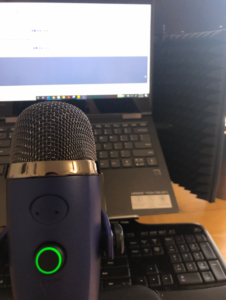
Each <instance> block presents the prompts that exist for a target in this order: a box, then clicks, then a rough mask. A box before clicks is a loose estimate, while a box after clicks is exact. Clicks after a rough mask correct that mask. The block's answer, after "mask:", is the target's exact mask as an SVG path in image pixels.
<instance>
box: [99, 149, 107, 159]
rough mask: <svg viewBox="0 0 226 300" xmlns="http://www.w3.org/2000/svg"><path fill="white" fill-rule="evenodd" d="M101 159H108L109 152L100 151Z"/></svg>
mask: <svg viewBox="0 0 226 300" xmlns="http://www.w3.org/2000/svg"><path fill="white" fill-rule="evenodd" d="M99 158H108V152H107V151H100V152H99Z"/></svg>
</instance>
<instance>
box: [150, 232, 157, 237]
mask: <svg viewBox="0 0 226 300" xmlns="http://www.w3.org/2000/svg"><path fill="white" fill-rule="evenodd" d="M149 235H150V236H156V235H157V231H149Z"/></svg>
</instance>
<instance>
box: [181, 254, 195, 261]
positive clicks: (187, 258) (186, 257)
mask: <svg viewBox="0 0 226 300" xmlns="http://www.w3.org/2000/svg"><path fill="white" fill-rule="evenodd" d="M181 256H182V258H183V261H193V257H192V256H191V253H182V254H181Z"/></svg>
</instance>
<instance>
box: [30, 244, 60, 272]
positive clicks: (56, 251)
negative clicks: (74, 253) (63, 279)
mask: <svg viewBox="0 0 226 300" xmlns="http://www.w3.org/2000/svg"><path fill="white" fill-rule="evenodd" d="M47 250H51V251H54V252H55V253H56V254H57V256H58V258H59V263H58V265H57V267H56V268H55V269H54V270H52V271H44V270H42V269H41V268H40V266H39V264H38V259H39V256H40V255H41V254H42V252H44V251H47ZM61 263H62V257H61V254H60V252H59V251H58V250H57V249H55V248H53V247H46V248H43V249H42V250H40V251H39V252H38V254H37V256H36V259H35V264H36V267H37V269H38V270H39V271H40V272H41V273H43V274H53V273H55V272H56V271H57V270H59V268H60V266H61Z"/></svg>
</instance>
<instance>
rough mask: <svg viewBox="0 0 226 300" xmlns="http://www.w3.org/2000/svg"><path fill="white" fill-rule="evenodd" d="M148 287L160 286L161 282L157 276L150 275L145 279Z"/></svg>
mask: <svg viewBox="0 0 226 300" xmlns="http://www.w3.org/2000/svg"><path fill="white" fill-rule="evenodd" d="M147 281H148V285H149V286H150V287H154V286H160V285H161V281H160V276H159V275H152V276H148V277H147Z"/></svg>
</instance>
